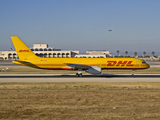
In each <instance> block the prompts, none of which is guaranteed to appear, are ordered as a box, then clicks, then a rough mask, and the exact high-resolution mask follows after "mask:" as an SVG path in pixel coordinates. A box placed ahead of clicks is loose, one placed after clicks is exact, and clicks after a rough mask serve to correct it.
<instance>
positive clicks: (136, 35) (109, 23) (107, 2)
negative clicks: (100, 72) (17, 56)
mask: <svg viewBox="0 0 160 120" xmlns="http://www.w3.org/2000/svg"><path fill="white" fill-rule="evenodd" d="M108 30H112V31H108ZM10 36H18V37H19V38H20V39H21V40H22V41H23V42H24V43H25V44H26V45H27V46H29V47H32V46H33V44H35V43H40V44H42V43H47V44H48V45H49V47H55V48H57V49H59V48H60V49H62V50H79V51H80V53H85V51H87V50H107V51H108V50H109V49H110V52H111V54H112V55H116V54H117V52H116V51H117V50H119V51H120V54H122V55H125V51H128V54H129V55H134V52H137V53H138V55H143V52H144V51H145V52H146V53H147V54H146V55H151V52H152V51H154V52H155V55H160V0H0V51H4V50H9V49H10V48H14V46H13V44H12V42H11V39H10Z"/></svg>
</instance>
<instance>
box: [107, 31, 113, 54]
mask: <svg viewBox="0 0 160 120" xmlns="http://www.w3.org/2000/svg"><path fill="white" fill-rule="evenodd" d="M108 31H109V32H110V38H109V53H110V54H111V32H112V30H108Z"/></svg>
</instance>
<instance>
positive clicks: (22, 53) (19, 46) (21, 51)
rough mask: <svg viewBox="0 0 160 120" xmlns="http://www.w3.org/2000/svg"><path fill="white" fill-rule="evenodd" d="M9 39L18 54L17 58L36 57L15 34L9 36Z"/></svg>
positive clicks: (27, 58)
mask: <svg viewBox="0 0 160 120" xmlns="http://www.w3.org/2000/svg"><path fill="white" fill-rule="evenodd" d="M11 39H12V42H13V45H14V47H15V49H16V52H17V54H18V57H19V60H29V59H35V58H38V57H37V56H36V55H35V54H34V53H33V52H32V51H31V50H30V49H29V48H28V47H27V46H26V45H25V44H24V43H23V42H22V41H21V40H20V39H19V38H18V37H17V36H11Z"/></svg>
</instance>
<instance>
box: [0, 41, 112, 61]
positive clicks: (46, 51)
mask: <svg viewBox="0 0 160 120" xmlns="http://www.w3.org/2000/svg"><path fill="white" fill-rule="evenodd" d="M30 49H31V50H32V51H33V52H34V54H35V55H37V56H39V57H52V58H57V57H63V58H71V57H77V58H95V57H97V58H105V57H108V56H110V55H109V51H87V52H86V54H79V51H62V50H61V49H55V48H54V47H53V48H52V47H48V44H33V47H32V48H30ZM0 59H1V60H16V59H18V55H17V52H16V51H14V50H12V49H11V50H10V51H0Z"/></svg>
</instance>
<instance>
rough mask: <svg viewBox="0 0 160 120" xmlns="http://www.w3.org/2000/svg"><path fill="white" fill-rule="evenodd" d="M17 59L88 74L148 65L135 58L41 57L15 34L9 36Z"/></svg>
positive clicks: (49, 67)
mask: <svg viewBox="0 0 160 120" xmlns="http://www.w3.org/2000/svg"><path fill="white" fill-rule="evenodd" d="M11 39H12V42H13V45H14V47H15V49H16V52H17V54H18V57H19V59H18V60H15V61H13V63H15V64H19V65H24V66H28V67H33V68H38V69H48V70H78V73H77V74H76V75H77V76H78V77H80V76H82V71H86V72H88V73H90V74H101V71H102V70H103V69H131V70H133V74H134V71H135V70H137V69H147V68H149V67H150V66H149V65H148V64H147V63H146V62H145V61H143V60H140V59H137V58H41V57H38V56H36V55H35V54H34V53H33V52H32V51H31V50H30V49H29V48H28V47H27V46H26V45H25V44H24V43H23V42H22V41H21V40H20V39H19V38H18V37H17V36H11Z"/></svg>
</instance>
